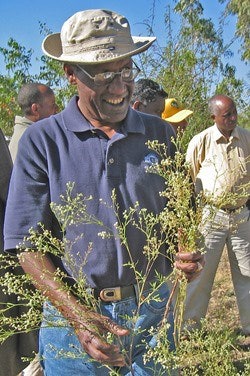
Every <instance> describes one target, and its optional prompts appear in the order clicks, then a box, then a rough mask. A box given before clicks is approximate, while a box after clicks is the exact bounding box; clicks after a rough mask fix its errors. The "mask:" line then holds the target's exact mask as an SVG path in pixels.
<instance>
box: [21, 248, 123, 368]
mask: <svg viewBox="0 0 250 376" xmlns="http://www.w3.org/2000/svg"><path fill="white" fill-rule="evenodd" d="M19 259H20V264H21V266H22V268H23V269H24V271H25V272H26V273H28V274H29V275H30V276H31V277H32V280H33V283H34V285H35V286H36V288H38V289H39V290H41V291H42V292H43V294H44V295H45V296H46V297H47V298H48V299H49V300H50V302H51V303H52V304H53V305H54V306H55V307H56V308H57V309H58V310H59V311H60V312H61V313H62V315H63V316H64V317H65V318H66V319H67V320H68V322H69V323H70V325H72V327H73V328H74V329H75V332H76V335H77V337H78V339H79V341H80V343H81V345H82V347H83V348H84V350H85V351H86V352H87V353H88V354H89V355H90V356H91V357H92V358H93V359H95V360H97V361H98V362H100V363H104V364H108V365H111V366H118V367H121V366H124V365H125V360H124V356H123V355H122V354H121V349H120V348H119V347H118V346H115V345H112V344H108V343H106V342H105V341H104V339H103V338H102V337H101V335H102V334H104V333H108V332H110V333H113V334H115V335H117V336H124V335H127V334H129V330H127V329H124V328H122V327H121V326H119V325H117V324H115V323H114V322H112V321H111V320H110V319H109V318H107V317H104V316H101V315H100V314H98V313H96V312H93V311H89V310H88V309H87V307H85V306H84V305H83V304H82V303H80V302H79V301H78V300H77V299H76V297H74V296H73V295H71V294H69V293H68V292H67V291H65V288H64V284H63V282H60V281H58V280H57V279H56V278H55V271H56V268H55V266H54V264H53V263H52V261H51V260H50V258H49V256H47V255H43V254H42V253H41V252H39V251H38V252H22V253H21V254H20V255H19Z"/></svg>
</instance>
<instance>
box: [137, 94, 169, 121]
mask: <svg viewBox="0 0 250 376" xmlns="http://www.w3.org/2000/svg"><path fill="white" fill-rule="evenodd" d="M164 107H165V98H163V97H160V96H159V95H157V96H156V98H155V100H154V101H152V102H147V104H145V105H144V104H143V103H140V106H139V108H138V110H139V111H141V112H145V113H146V114H151V115H156V116H159V117H160V118H161V114H162V112H163V111H164Z"/></svg>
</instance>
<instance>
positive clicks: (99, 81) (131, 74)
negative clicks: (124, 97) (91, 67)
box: [76, 61, 141, 85]
mask: <svg viewBox="0 0 250 376" xmlns="http://www.w3.org/2000/svg"><path fill="white" fill-rule="evenodd" d="M133 64H134V66H135V67H133V68H123V69H122V70H121V71H120V72H103V73H97V74H96V75H94V76H91V75H90V74H89V73H88V72H87V71H86V70H85V69H83V67H81V65H79V64H76V66H77V68H79V69H80V70H81V71H82V72H83V73H84V74H86V76H88V77H89V78H90V79H91V80H92V81H94V83H95V84H96V85H107V84H109V83H110V82H112V81H113V79H114V78H115V76H117V75H120V76H121V79H122V81H125V82H131V81H133V80H134V79H135V78H136V77H137V76H138V74H139V73H140V72H141V70H140V68H139V67H138V66H137V65H136V64H135V62H134V61H133Z"/></svg>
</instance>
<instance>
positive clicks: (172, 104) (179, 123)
mask: <svg viewBox="0 0 250 376" xmlns="http://www.w3.org/2000/svg"><path fill="white" fill-rule="evenodd" d="M192 113H193V111H191V110H187V109H185V108H183V107H182V106H180V105H179V103H178V102H177V100H176V99H175V98H167V99H165V108H164V111H163V113H162V115H161V116H162V119H164V120H166V121H167V122H168V123H170V124H171V125H172V127H173V129H174V131H175V133H176V134H177V132H178V131H181V132H183V131H185V129H186V128H187V126H188V120H187V119H188V117H189V116H190V115H192Z"/></svg>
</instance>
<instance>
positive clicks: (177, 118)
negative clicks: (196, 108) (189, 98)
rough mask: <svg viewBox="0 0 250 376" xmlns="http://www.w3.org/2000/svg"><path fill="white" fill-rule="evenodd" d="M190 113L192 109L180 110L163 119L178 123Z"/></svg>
mask: <svg viewBox="0 0 250 376" xmlns="http://www.w3.org/2000/svg"><path fill="white" fill-rule="evenodd" d="M192 113H193V111H191V110H181V111H179V112H177V113H176V114H174V115H172V116H170V117H168V118H167V117H165V118H164V120H166V121H169V122H170V123H179V122H180V121H182V120H184V119H186V118H187V117H188V116H189V115H192Z"/></svg>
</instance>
